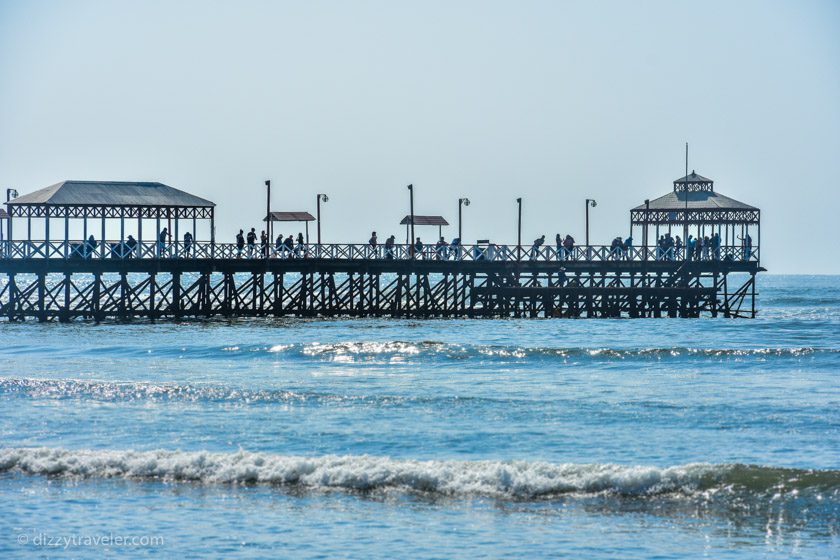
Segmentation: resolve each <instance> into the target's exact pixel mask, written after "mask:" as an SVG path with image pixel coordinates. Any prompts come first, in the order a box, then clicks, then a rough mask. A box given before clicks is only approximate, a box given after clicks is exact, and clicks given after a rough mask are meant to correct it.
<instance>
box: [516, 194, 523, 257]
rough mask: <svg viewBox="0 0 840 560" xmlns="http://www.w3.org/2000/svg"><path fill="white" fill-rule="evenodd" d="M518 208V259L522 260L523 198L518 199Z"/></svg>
mask: <svg viewBox="0 0 840 560" xmlns="http://www.w3.org/2000/svg"><path fill="white" fill-rule="evenodd" d="M516 205H517V207H518V211H517V218H516V259H517V260H519V259H521V258H522V197H519V198H517V199H516Z"/></svg>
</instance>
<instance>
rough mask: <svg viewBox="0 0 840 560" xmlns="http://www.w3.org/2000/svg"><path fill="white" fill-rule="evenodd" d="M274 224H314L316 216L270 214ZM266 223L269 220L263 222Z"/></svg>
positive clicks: (305, 214)
mask: <svg viewBox="0 0 840 560" xmlns="http://www.w3.org/2000/svg"><path fill="white" fill-rule="evenodd" d="M268 216H269V218H271V221H272V222H312V221H315V216H313V215H312V214H310V213H309V212H269V213H268ZM263 221H264V222H265V221H267V220H265V219H264V220H263Z"/></svg>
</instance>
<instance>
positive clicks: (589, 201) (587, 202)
mask: <svg viewBox="0 0 840 560" xmlns="http://www.w3.org/2000/svg"><path fill="white" fill-rule="evenodd" d="M590 206H591V207H592V208H595V207H596V206H598V203H597V202H595V201H594V200H592V199H591V198H587V199H586V253H587V254H589V207H590Z"/></svg>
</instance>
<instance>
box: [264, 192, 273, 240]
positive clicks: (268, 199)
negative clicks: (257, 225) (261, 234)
mask: <svg viewBox="0 0 840 560" xmlns="http://www.w3.org/2000/svg"><path fill="white" fill-rule="evenodd" d="M265 230H266V231H267V232H268V238H269V239H274V231H272V227H271V179H266V181H265Z"/></svg>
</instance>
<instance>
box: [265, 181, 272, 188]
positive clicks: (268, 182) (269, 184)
mask: <svg viewBox="0 0 840 560" xmlns="http://www.w3.org/2000/svg"><path fill="white" fill-rule="evenodd" d="M265 186H266V187H270V186H271V179H266V181H265Z"/></svg>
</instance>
